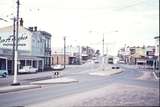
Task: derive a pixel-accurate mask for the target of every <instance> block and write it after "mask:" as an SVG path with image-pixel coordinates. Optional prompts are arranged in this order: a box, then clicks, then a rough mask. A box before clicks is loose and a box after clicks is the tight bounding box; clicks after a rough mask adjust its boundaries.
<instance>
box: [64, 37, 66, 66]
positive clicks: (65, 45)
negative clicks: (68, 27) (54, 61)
mask: <svg viewBox="0 0 160 107" xmlns="http://www.w3.org/2000/svg"><path fill="white" fill-rule="evenodd" d="M65 68H66V37H65V36H64V69H65Z"/></svg>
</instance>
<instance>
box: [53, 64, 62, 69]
mask: <svg viewBox="0 0 160 107" xmlns="http://www.w3.org/2000/svg"><path fill="white" fill-rule="evenodd" d="M53 69H54V70H63V69H64V66H63V65H61V64H57V65H54V66H53Z"/></svg>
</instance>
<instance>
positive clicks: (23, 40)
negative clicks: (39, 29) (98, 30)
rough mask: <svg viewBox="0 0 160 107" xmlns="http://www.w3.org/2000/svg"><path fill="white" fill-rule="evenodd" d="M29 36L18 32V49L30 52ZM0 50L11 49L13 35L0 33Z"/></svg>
mask: <svg viewBox="0 0 160 107" xmlns="http://www.w3.org/2000/svg"><path fill="white" fill-rule="evenodd" d="M30 41H31V40H30V35H29V34H28V33H27V32H20V33H19V35H18V49H19V50H30ZM0 48H5V49H12V48H13V35H12V34H11V33H10V32H2V33H0Z"/></svg>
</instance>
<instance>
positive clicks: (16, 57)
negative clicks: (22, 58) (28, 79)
mask: <svg viewBox="0 0 160 107" xmlns="http://www.w3.org/2000/svg"><path fill="white" fill-rule="evenodd" d="M16 3H17V18H16V21H17V23H16V37H15V53H14V55H15V56H14V79H13V84H12V85H20V83H18V81H17V72H18V33H19V32H18V29H19V4H20V3H19V0H17V2H16Z"/></svg>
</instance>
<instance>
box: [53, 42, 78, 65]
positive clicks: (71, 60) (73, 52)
mask: <svg viewBox="0 0 160 107" xmlns="http://www.w3.org/2000/svg"><path fill="white" fill-rule="evenodd" d="M80 52H81V51H80V46H76V47H74V46H72V45H70V46H67V47H66V55H65V64H72V65H75V64H80V59H81V58H80V57H81V54H80ZM54 64H64V48H54V49H53V50H52V65H54Z"/></svg>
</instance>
